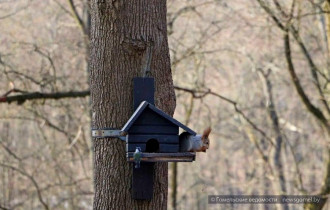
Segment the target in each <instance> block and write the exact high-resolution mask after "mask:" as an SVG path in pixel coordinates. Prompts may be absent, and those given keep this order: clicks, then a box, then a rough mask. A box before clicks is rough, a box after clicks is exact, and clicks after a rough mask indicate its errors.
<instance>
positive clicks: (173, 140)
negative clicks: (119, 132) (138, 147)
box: [127, 134, 179, 144]
mask: <svg viewBox="0 0 330 210" xmlns="http://www.w3.org/2000/svg"><path fill="white" fill-rule="evenodd" d="M150 139H156V140H157V141H158V143H159V144H162V143H163V144H179V136H178V135H131V134H128V135H127V142H128V143H147V142H148V140H150Z"/></svg>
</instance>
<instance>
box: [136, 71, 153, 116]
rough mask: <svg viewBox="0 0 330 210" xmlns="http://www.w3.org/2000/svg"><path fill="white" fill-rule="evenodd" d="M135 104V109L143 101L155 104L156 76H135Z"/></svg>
mask: <svg viewBox="0 0 330 210" xmlns="http://www.w3.org/2000/svg"><path fill="white" fill-rule="evenodd" d="M133 87H134V89H133V91H134V93H133V102H134V103H133V104H134V105H133V106H134V110H136V109H137V108H138V106H139V105H140V104H141V102H143V101H147V102H148V103H150V104H152V105H154V104H155V100H154V92H155V85H154V78H150V77H135V78H134V79H133Z"/></svg>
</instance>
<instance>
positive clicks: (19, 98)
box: [0, 90, 89, 104]
mask: <svg viewBox="0 0 330 210" xmlns="http://www.w3.org/2000/svg"><path fill="white" fill-rule="evenodd" d="M86 96H89V90H86V91H69V92H55V93H41V92H32V93H24V94H20V95H13V96H6V95H4V96H1V97H0V103H11V102H17V103H18V104H23V103H24V102H25V101H29V100H37V99H55V100H58V99H62V98H79V97H86Z"/></svg>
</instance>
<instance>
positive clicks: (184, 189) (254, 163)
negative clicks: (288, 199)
mask: <svg viewBox="0 0 330 210" xmlns="http://www.w3.org/2000/svg"><path fill="white" fill-rule="evenodd" d="M167 2H168V36H169V47H170V54H171V62H172V72H173V80H174V85H175V89H176V97H177V108H176V112H175V118H177V119H178V120H179V121H181V122H183V123H184V124H187V125H188V126H189V127H191V128H193V129H194V130H197V131H198V132H202V131H203V129H204V128H206V127H207V126H211V127H212V128H213V131H212V133H211V137H210V139H211V143H210V144H211V146H210V149H209V150H208V152H207V153H199V154H198V155H197V158H196V161H195V162H193V163H178V164H173V163H170V164H169V167H170V170H169V196H168V197H169V199H168V208H169V209H174V208H176V209H206V208H209V209H230V208H233V209H236V208H237V209H275V208H278V209H302V208H303V206H302V205H289V206H275V205H270V206H267V205H262V204H259V205H253V206H250V205H242V206H223V205H214V206H210V205H208V204H207V196H208V195H220V194H235V195H250V194H251V195H252V194H260V195H263V194H270V195H273V194H276V195H279V194H288V195H305V194H307V195H311V194H318V193H321V194H325V195H328V194H329V188H330V183H329V182H330V179H329V178H328V179H325V177H329V173H330V166H329V157H328V154H329V139H330V138H329V134H330V127H329V118H330V109H329V103H330V97H329V95H330V85H329V82H330V70H329V69H330V56H329V55H330V49H329V48H330V40H329V38H330V25H329V24H330V1H327V0H326V1H325V0H288V1H287V0H249V1H242V0H231V1H229V0H180V1H175V0H168V1H167ZM88 5H89V4H88V0H0V43H1V44H0V75H1V76H0V102H2V103H0V110H1V112H0V209H92V199H93V177H92V176H93V172H92V170H93V166H92V158H91V157H92V156H91V151H92V150H91V146H92V142H91V137H90V129H91V128H90V117H89V116H90V112H89V110H90V108H89V104H90V101H89V97H88V94H89V91H88V88H89V87H88V86H89V85H88V49H89V46H88V45H89V41H88V31H89V21H88V19H89V15H88V14H89V6H88ZM39 93H51V94H50V95H42V94H39ZM17 95H18V96H25V98H24V97H17ZM65 96H66V97H67V98H63V99H61V100H50V99H47V97H51V98H54V97H55V98H56V97H60V98H61V97H65ZM74 97H75V98H74ZM33 98H41V99H39V100H30V99H33ZM10 101H11V103H7V102H10ZM123 155H124V154H123ZM174 178H176V179H174ZM174 180H176V181H177V182H175V181H174ZM327 208H330V205H329V204H326V206H325V207H324V209H327Z"/></svg>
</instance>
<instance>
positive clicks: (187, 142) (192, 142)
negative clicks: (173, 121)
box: [179, 127, 211, 152]
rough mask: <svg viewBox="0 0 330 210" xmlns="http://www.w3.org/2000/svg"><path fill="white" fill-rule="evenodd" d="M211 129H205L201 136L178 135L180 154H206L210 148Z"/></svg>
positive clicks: (185, 133) (186, 133)
mask: <svg viewBox="0 0 330 210" xmlns="http://www.w3.org/2000/svg"><path fill="white" fill-rule="evenodd" d="M210 133H211V128H210V127H209V128H206V129H205V130H204V132H203V134H202V135H196V136H193V135H191V134H189V133H188V132H183V133H181V134H180V137H179V141H180V152H206V150H207V149H208V148H209V146H210V140H209V135H210Z"/></svg>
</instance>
